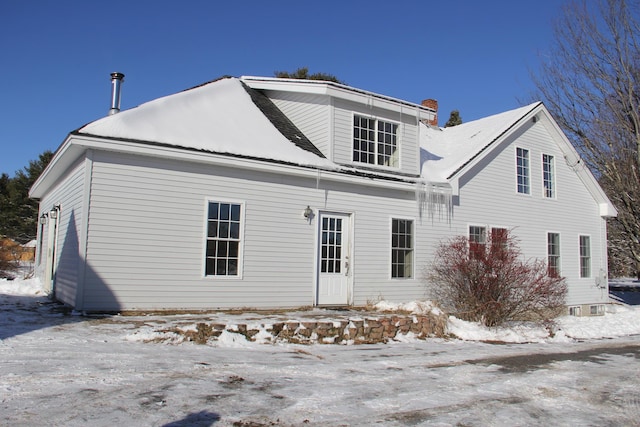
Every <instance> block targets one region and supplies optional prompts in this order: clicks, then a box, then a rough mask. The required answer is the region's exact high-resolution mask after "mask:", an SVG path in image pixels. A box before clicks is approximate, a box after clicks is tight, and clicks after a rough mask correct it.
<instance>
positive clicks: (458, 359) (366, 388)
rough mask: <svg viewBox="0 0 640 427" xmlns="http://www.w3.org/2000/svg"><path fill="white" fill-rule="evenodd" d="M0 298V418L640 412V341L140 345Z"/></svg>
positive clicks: (129, 325) (307, 419)
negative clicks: (0, 333) (347, 344)
mask: <svg viewBox="0 0 640 427" xmlns="http://www.w3.org/2000/svg"><path fill="white" fill-rule="evenodd" d="M39 302H42V300H41V299H37V298H27V297H24V298H8V297H6V298H4V299H3V298H2V295H0V309H1V311H0V330H1V331H2V332H3V334H2V337H3V339H2V340H1V341H0V369H1V370H0V424H1V425H10V426H33V425H48V426H113V425H121V426H133V425H135V426H214V427H218V426H244V427H248V426H307V425H308V426H371V425H381V426H422V425H424V426H532V425H533V426H538V425H539V426H543V425H544V426H550V425H551V426H575V425H582V426H608V425H610V426H620V425H627V426H629V425H638V422H639V420H640V382H639V378H640V363H639V357H640V336H638V335H634V336H627V337H622V338H614V339H591V340H583V341H578V340H574V341H573V342H539V343H531V344H488V343H482V342H468V341H461V340H449V341H446V340H440V339H433V340H427V341H417V340H414V341H409V342H395V343H391V344H380V345H350V346H344V345H310V346H303V345H292V344H255V343H248V342H242V341H238V342H235V343H227V344H226V345H223V344H222V343H220V344H216V345H215V346H213V345H196V344H192V343H182V344H179V345H173V344H162V343H142V342H137V341H131V340H130V339H129V338H128V337H131V335H132V334H133V332H135V331H137V330H139V328H140V327H141V326H142V325H143V324H145V323H149V322H158V321H160V320H162V319H160V318H156V317H153V318H149V319H146V321H144V322H142V321H141V320H140V319H139V318H132V319H126V318H124V319H119V320H118V321H103V320H99V319H86V318H82V317H75V316H68V315H67V316H63V315H60V314H57V313H55V312H54V311H52V310H51V309H50V307H48V306H47V305H46V304H45V305H38V303H39Z"/></svg>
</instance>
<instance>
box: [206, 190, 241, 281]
mask: <svg viewBox="0 0 640 427" xmlns="http://www.w3.org/2000/svg"><path fill="white" fill-rule="evenodd" d="M240 214H241V205H239V204H235V203H220V202H209V204H208V215H207V248H206V255H205V275H207V276H237V275H238V274H239V265H240V243H241V240H240V220H241V215H240Z"/></svg>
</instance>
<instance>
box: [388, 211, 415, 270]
mask: <svg viewBox="0 0 640 427" xmlns="http://www.w3.org/2000/svg"><path fill="white" fill-rule="evenodd" d="M391 277H394V278H410V277H413V221H412V220H409V219H392V220H391Z"/></svg>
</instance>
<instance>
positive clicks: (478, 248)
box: [469, 225, 487, 259]
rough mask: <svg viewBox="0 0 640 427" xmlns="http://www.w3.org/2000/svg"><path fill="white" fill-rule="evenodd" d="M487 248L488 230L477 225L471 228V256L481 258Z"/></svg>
mask: <svg viewBox="0 0 640 427" xmlns="http://www.w3.org/2000/svg"><path fill="white" fill-rule="evenodd" d="M486 246H487V228H486V227H481V226H477V225H470V226H469V255H470V257H471V258H474V259H477V258H481V257H482V254H484V251H485V249H486Z"/></svg>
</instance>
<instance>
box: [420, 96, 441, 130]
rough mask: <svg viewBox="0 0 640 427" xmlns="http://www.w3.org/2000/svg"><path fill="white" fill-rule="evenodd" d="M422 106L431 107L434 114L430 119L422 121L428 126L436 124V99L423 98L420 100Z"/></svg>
mask: <svg viewBox="0 0 640 427" xmlns="http://www.w3.org/2000/svg"><path fill="white" fill-rule="evenodd" d="M422 106H423V107H427V108H430V109H432V110H433V111H434V112H435V114H434V115H433V119H431V120H423V121H422V122H423V123H424V124H426V125H429V126H438V101H436V100H435V99H425V100H424V101H422Z"/></svg>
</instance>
